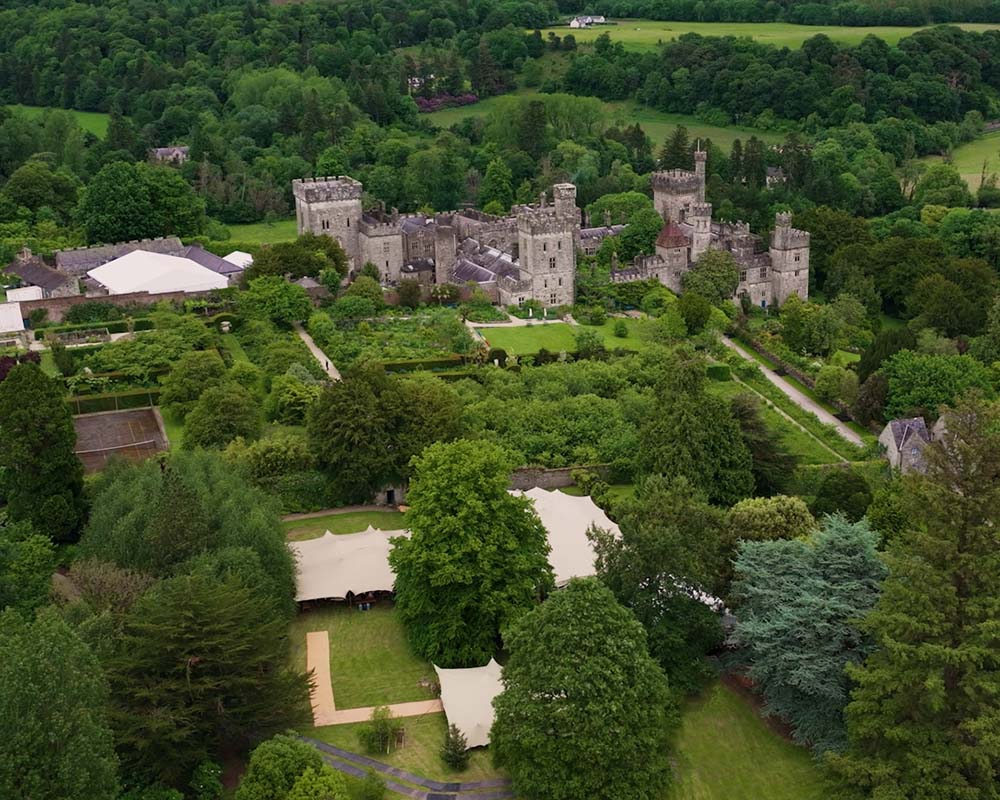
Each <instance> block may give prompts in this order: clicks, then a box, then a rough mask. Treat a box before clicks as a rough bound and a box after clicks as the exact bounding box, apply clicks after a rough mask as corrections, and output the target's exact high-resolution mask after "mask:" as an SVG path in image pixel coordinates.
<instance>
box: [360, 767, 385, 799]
mask: <svg viewBox="0 0 1000 800" xmlns="http://www.w3.org/2000/svg"><path fill="white" fill-rule="evenodd" d="M384 798H385V781H384V780H383V779H382V776H381V775H379V774H378V773H377V772H376V771H375V770H373V769H370V770H368V772H367V773H365V777H364V778H362V779H361V786H360V787H359V788H358V800H384Z"/></svg>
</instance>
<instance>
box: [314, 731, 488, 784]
mask: <svg viewBox="0 0 1000 800" xmlns="http://www.w3.org/2000/svg"><path fill="white" fill-rule="evenodd" d="M403 723H404V727H405V729H406V744H405V745H404V746H403V747H401V748H399V749H398V750H396V751H394V752H392V753H390V754H389V755H388V756H377V758H378V760H379V761H384V762H385V763H386V764H389V765H390V766H393V767H399V768H400V769H405V770H407V771H408V772H412V773H414V774H415V775H419V776H421V777H423V778H430V779H431V780H437V781H463V782H468V781H484V780H490V779H491V778H502V777H505V774H504V773H503V772H501V771H500V770H497V769H496V768H494V767H493V763H492V761H491V757H490V753H489V750H488V749H486V748H482V747H480V748H477V749H475V750H472V751H471V757H470V759H469V767H468V769H466V770H465V771H464V772H454V771H453V770H451V769H449V768H448V767H446V766H445V765H444V764H443V763H442V762H441V756H440V755H439V753H440V751H441V745H442V743H443V742H444V734H445V730H446V728H447V722H446V721H445V716H444V714H440V713H438V714H425V715H424V716H422V717H408V718H406V719H405V720H403ZM363 724H364V723H358V724H355V725H331V726H329V727H326V728H309V729H307V730H303V733H304V734H305V735H306V736H312V737H313V738H314V739H321V740H322V741H324V742H327V743H329V744H332V745H335V746H337V747H342V748H343V749H344V750H350V751H352V752H354V753H359V752H364V751H363V750H362V749H361V746H360V744H359V742H358V728H359V727H361V725H363ZM392 796H393V797H395V796H396V795H392ZM448 796H449V797H450V796H451V795H448ZM463 796H464V795H463Z"/></svg>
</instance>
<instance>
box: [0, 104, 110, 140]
mask: <svg viewBox="0 0 1000 800" xmlns="http://www.w3.org/2000/svg"><path fill="white" fill-rule="evenodd" d="M9 107H10V108H13V109H16V110H18V111H22V112H24V113H25V114H27V115H28V116H30V117H40V116H41V115H42V114H43V113H44V112H46V111H50V110H57V111H68V112H69V113H70V114H72V115H73V116H74V117H76V121H77V123H78V124H79V125H80V127H81V128H83V130H85V131H88V132H89V133H92V134H94V136H97V137H98V138H100V139H103V138H104V134H105V133H107V132H108V115H107V114H104V113H101V112H100V111H74V110H73V109H48V108H44V107H42V106H22V105H15V106H9Z"/></svg>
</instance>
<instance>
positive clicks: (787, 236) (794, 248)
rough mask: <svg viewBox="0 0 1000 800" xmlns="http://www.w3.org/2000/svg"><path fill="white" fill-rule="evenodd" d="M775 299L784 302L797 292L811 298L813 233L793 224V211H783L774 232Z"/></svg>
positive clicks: (773, 272)
mask: <svg viewBox="0 0 1000 800" xmlns="http://www.w3.org/2000/svg"><path fill="white" fill-rule="evenodd" d="M769 252H770V256H771V298H772V299H771V302H773V303H778V304H779V305H780V304H782V303H784V302H785V300H787V299H788V298H789V297H791V296H792V295H793V294H797V295H798V296H799V297H801V298H802V299H803V300H807V299H808V298H809V233H808V231H800V230H798V229H797V228H793V227H792V215H791V214H790V213H788V212H787V211H779V212H778V213H777V214H776V215H775V217H774V230H773V231H772V232H771V247H770V251H769Z"/></svg>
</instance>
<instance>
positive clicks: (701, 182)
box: [694, 144, 708, 203]
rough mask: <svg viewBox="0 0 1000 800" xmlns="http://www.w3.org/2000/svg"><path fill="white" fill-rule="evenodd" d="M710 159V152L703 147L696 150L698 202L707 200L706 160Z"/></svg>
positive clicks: (695, 164) (695, 167) (695, 170)
mask: <svg viewBox="0 0 1000 800" xmlns="http://www.w3.org/2000/svg"><path fill="white" fill-rule="evenodd" d="M706 161H708V153H706V152H705V151H704V150H702V149H701V145H700V144H699V145H698V149H697V150H695V151H694V174H695V175H696V176H697V178H698V202H699V203H704V202H705V162H706Z"/></svg>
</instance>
